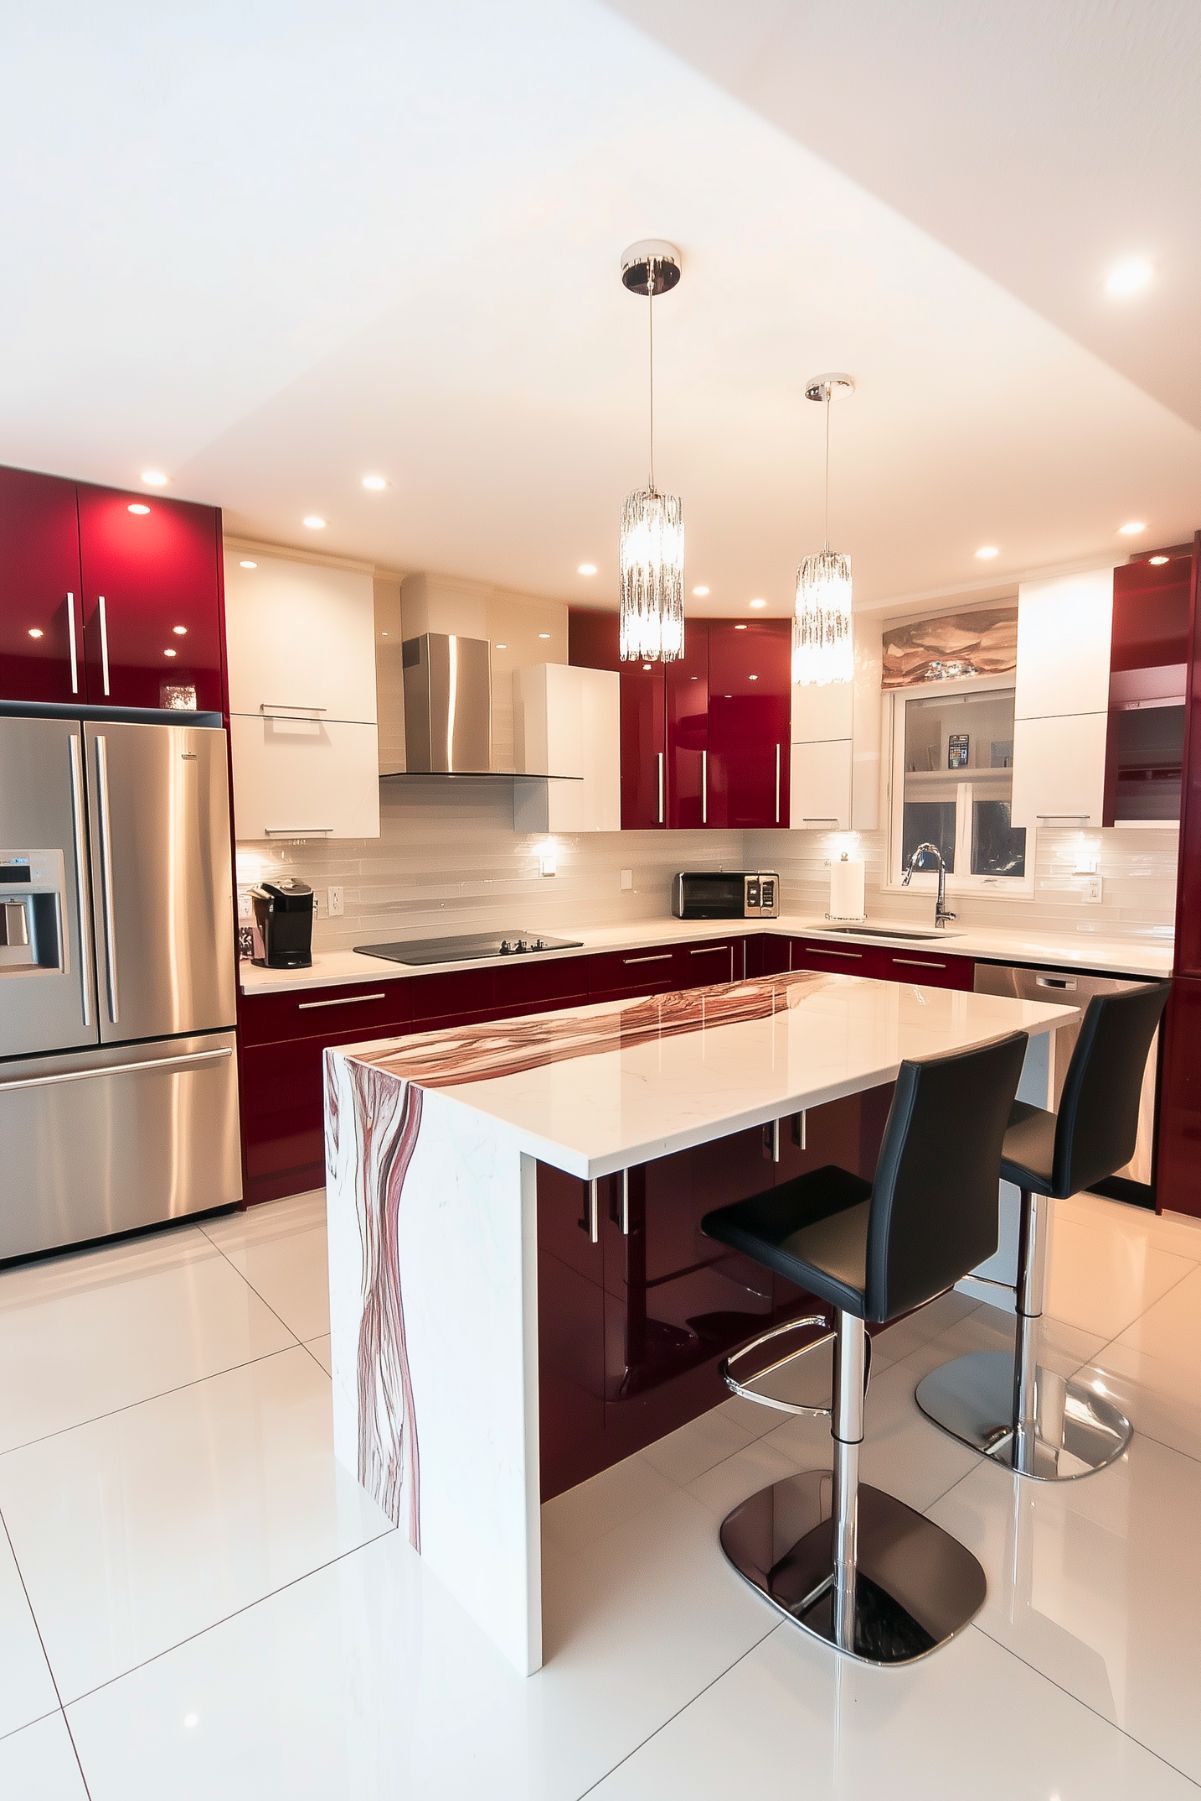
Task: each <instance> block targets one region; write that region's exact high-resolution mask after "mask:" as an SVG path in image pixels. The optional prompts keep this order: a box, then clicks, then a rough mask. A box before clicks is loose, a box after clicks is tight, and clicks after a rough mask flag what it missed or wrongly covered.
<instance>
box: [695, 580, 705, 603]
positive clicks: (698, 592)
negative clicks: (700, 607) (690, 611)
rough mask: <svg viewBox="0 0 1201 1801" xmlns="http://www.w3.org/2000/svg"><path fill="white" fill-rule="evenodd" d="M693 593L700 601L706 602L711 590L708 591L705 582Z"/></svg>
mask: <svg viewBox="0 0 1201 1801" xmlns="http://www.w3.org/2000/svg"><path fill="white" fill-rule="evenodd" d="M692 592H693V593H694V594H695V595H696V597H697V599H698V600H704V599H705V598H706V596H707V595H708V593H709V590H708V588H706V586H705V584H704V582H702V583H701V584H700V586H699V587H698V588H694V589H693V590H692Z"/></svg>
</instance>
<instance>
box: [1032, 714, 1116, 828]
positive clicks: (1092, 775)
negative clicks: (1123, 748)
mask: <svg viewBox="0 0 1201 1801" xmlns="http://www.w3.org/2000/svg"><path fill="white" fill-rule="evenodd" d="M1108 724H1109V719H1108V715H1107V714H1105V713H1064V714H1060V715H1055V714H1051V715H1050V716H1049V717H1047V718H1045V719H1015V720H1014V725H1013V799H1012V802H1011V816H1012V818H1013V822H1014V824H1015V825H1024V826H1026V827H1027V828H1031V827H1033V828H1035V829H1037V828H1039V827H1041V826H1046V827H1048V828H1050V829H1052V830H1054V829H1056V828H1063V827H1067V828H1068V829H1070V828H1071V827H1073V826H1097V825H1103V824H1104V812H1105V738H1106V732H1107V729H1108Z"/></svg>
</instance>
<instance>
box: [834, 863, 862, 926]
mask: <svg viewBox="0 0 1201 1801" xmlns="http://www.w3.org/2000/svg"><path fill="white" fill-rule="evenodd" d="M863 917H864V909H863V859H862V858H861V857H849V856H848V855H847V854H846V852H845V851H844V852H843V854H842V856H841V857H840V858H839V859H838V861H837V862H836V863H831V865H830V911H829V913H827V915H826V918H827V919H847V920H852V919H862V918H863Z"/></svg>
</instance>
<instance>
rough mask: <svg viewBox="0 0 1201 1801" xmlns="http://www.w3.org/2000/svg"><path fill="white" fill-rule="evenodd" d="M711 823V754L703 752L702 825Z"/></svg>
mask: <svg viewBox="0 0 1201 1801" xmlns="http://www.w3.org/2000/svg"><path fill="white" fill-rule="evenodd" d="M708 823H709V752H708V751H707V750H703V751H702V752H701V824H702V825H708Z"/></svg>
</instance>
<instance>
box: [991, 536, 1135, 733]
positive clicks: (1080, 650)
mask: <svg viewBox="0 0 1201 1801" xmlns="http://www.w3.org/2000/svg"><path fill="white" fill-rule="evenodd" d="M1112 634H1113V569H1112V567H1110V568H1108V569H1090V570H1087V571H1086V572H1085V573H1084V574H1082V575H1061V576H1055V577H1054V578H1052V579H1051V580H1050V581H1039V582H1023V583H1022V585H1021V587H1020V588H1019V589H1018V650H1017V681H1016V692H1015V697H1014V714H1015V717H1016V718H1018V719H1046V718H1049V717H1051V716H1053V715H1054V716H1059V715H1062V714H1065V713H1104V712H1105V711H1106V710H1107V709H1108V707H1109V663H1110V642H1111V638H1112ZM1014 766H1015V768H1016V767H1017V746H1016V744H1015V746H1014Z"/></svg>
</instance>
